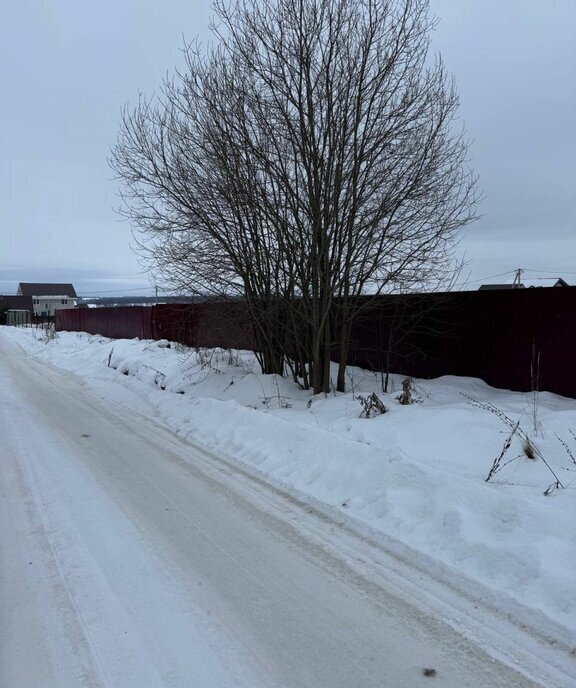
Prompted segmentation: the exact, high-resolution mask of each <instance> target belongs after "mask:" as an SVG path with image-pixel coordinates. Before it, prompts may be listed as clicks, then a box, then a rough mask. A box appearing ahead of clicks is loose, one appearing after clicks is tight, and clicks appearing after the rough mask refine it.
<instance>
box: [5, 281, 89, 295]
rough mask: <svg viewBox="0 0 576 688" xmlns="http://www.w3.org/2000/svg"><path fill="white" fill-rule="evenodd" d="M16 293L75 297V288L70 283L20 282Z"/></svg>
mask: <svg viewBox="0 0 576 688" xmlns="http://www.w3.org/2000/svg"><path fill="white" fill-rule="evenodd" d="M18 293H19V294H22V295H23V296H70V297H73V298H76V290H75V289H74V287H73V286H72V285H71V284H43V283H41V282H20V284H19V285H18Z"/></svg>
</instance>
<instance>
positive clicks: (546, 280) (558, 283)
mask: <svg viewBox="0 0 576 688" xmlns="http://www.w3.org/2000/svg"><path fill="white" fill-rule="evenodd" d="M569 286H570V285H569V284H568V282H566V281H565V280H563V279H562V278H561V277H537V278H535V279H529V280H524V281H523V282H521V283H520V284H519V285H518V284H513V283H510V282H509V283H508V284H483V285H482V286H481V287H479V288H478V291H490V290H493V289H526V288H532V287H569Z"/></svg>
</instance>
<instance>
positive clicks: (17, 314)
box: [6, 308, 32, 327]
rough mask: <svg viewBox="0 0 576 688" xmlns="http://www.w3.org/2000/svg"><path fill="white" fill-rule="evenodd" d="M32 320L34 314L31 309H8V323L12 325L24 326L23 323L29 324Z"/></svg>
mask: <svg viewBox="0 0 576 688" xmlns="http://www.w3.org/2000/svg"><path fill="white" fill-rule="evenodd" d="M31 322H32V316H31V315H30V311H21V310H16V309H15V308H9V309H8V310H7V311H6V325H10V327H22V326H23V325H29V324H30V323H31Z"/></svg>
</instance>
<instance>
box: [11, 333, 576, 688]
mask: <svg viewBox="0 0 576 688" xmlns="http://www.w3.org/2000/svg"><path fill="white" fill-rule="evenodd" d="M0 439H1V446H0V452H1V461H0V524H1V531H0V532H1V540H2V547H1V549H0V614H1V616H0V686H2V688H78V687H83V686H110V687H112V686H114V687H118V688H130V687H134V688H148V687H150V688H152V687H160V686H162V687H164V686H175V687H179V688H180V687H181V688H185V687H186V688H188V687H191V686H194V687H195V688H196V687H198V688H226V687H227V686H238V687H241V686H246V687H248V686H249V687H251V688H259V687H260V686H271V687H272V686H285V687H290V688H304V687H306V686H309V687H310V688H323V687H324V686H326V687H330V688H340V687H342V688H344V687H346V688H364V687H368V686H374V687H378V688H402V687H406V688H418V687H420V686H430V685H434V686H439V687H444V688H447V687H452V688H464V687H465V686H469V687H473V688H488V687H490V688H498V687H499V686H501V687H504V686H505V687H506V688H514V687H518V688H521V687H529V686H537V685H538V686H548V687H549V688H552V687H553V686H558V687H563V686H568V685H570V682H571V680H572V679H573V676H572V679H571V678H570V677H569V676H568V675H567V674H566V673H564V669H565V668H566V667H565V666H564V667H563V666H562V665H561V663H560V664H558V665H557V666H556V667H555V668H552V666H549V665H547V663H546V661H544V660H541V659H538V658H536V659H533V663H528V659H526V658H528V657H529V655H530V654H533V653H531V648H530V647H528V646H527V645H525V644H523V641H522V638H521V636H520V635H518V636H515V637H514V638H513V639H512V640H510V639H509V640H510V643H511V644H512V646H513V649H512V650H511V649H510V646H508V645H507V641H506V638H505V635H506V631H505V630H503V631H501V632H502V638H500V640H497V641H495V642H496V645H497V646H495V647H488V644H487V643H480V644H479V643H477V642H476V640H475V639H473V638H471V637H470V633H469V632H468V633H467V631H466V629H469V627H468V625H467V624H466V622H465V621H463V622H462V629H461V632H458V631H456V630H454V629H453V628H452V626H453V625H454V624H453V619H452V624H451V625H450V624H448V623H445V622H444V621H443V620H442V619H441V618H440V617H438V616H436V615H433V614H431V613H430V610H426V609H425V608H423V607H422V606H421V605H420V604H418V605H416V604H412V603H410V601H409V600H408V599H407V597H408V594H409V593H408V592H407V591H408V590H409V588H408V587H407V588H406V590H404V591H403V590H402V585H399V583H398V581H396V583H395V584H394V585H392V583H391V582H390V581H389V580H387V575H386V567H385V566H383V565H382V562H384V561H385V559H384V553H382V557H383V558H382V560H380V562H379V561H377V560H376V559H375V558H374V557H375V555H373V554H372V553H370V552H369V547H368V545H367V544H366V551H365V553H364V555H363V554H362V552H363V551H364V550H363V548H362V547H363V543H362V541H361V540H360V539H358V540H355V538H354V536H353V534H351V533H350V532H347V531H345V530H344V529H340V528H339V526H338V523H336V522H334V521H331V520H330V519H329V518H325V517H322V516H321V515H320V514H318V513H314V512H313V511H312V510H311V509H309V508H305V507H304V506H303V505H300V504H298V503H297V502H295V501H294V500H291V499H290V498H288V497H287V496H286V495H283V494H280V493H279V492H278V491H274V490H272V489H271V488H268V487H267V486H265V485H263V484H261V483H259V482H258V481H256V480H254V479H253V478H250V477H249V476H247V475H245V474H244V473H242V472H240V471H239V470H236V469H235V468H234V467H232V466H230V465H229V464H227V463H224V462H220V461H219V460H218V459H217V458H215V457H210V456H208V455H206V454H205V453H202V452H201V451H200V450H198V449H197V448H195V447H194V446H193V445H191V444H190V443H187V442H184V441H182V440H180V439H179V438H177V437H175V436H174V435H173V434H172V433H170V432H169V431H168V430H167V429H165V428H164V427H162V426H161V425H157V424H156V423H155V422H154V421H152V420H150V419H149V418H147V417H144V416H139V415H137V414H135V413H132V412H130V411H129V410H127V409H123V408H120V407H118V406H115V405H112V404H111V403H110V402H106V401H105V400H103V399H101V398H99V397H98V396H97V395H95V394H94V392H92V391H90V390H88V389H87V388H86V387H84V386H83V385H82V384H81V383H79V382H78V381H77V380H76V379H75V378H72V377H71V376H69V375H67V374H66V373H63V372H61V371H56V370H55V369H53V368H50V367H49V366H45V365H42V364H41V363H39V362H38V361H37V360H34V359H33V358H32V357H29V356H27V355H26V354H24V353H23V351H22V350H21V349H19V347H17V346H16V345H14V344H10V343H8V342H6V341H3V340H0ZM340 552H341V553H342V554H339V553H340ZM379 564H380V565H379ZM398 566H400V563H398ZM395 575H396V578H398V572H396V574H395ZM421 575H422V574H419V576H421ZM401 577H402V576H400V578H401ZM421 582H422V586H423V587H424V588H426V587H427V585H428V583H427V582H426V581H424V580H422V581H421ZM403 593H405V594H403ZM438 606H441V605H440V604H439V605H438ZM464 615H465V614H464ZM479 635H481V633H479ZM467 636H468V637H467ZM494 637H496V638H497V637H498V636H497V633H496V635H495V634H494V633H492V631H488V630H486V638H489V639H492V641H493V639H494ZM482 645H484V647H482ZM514 648H515V649H514ZM499 653H501V654H502V656H503V657H504V658H505V659H506V661H505V662H501V661H498V659H496V658H495V657H496V656H498V654H499ZM513 655H515V659H516V661H517V662H518V663H519V665H518V667H517V669H519V671H517V670H516V669H514V668H511V667H510V662H511V661H512V659H514V656H513ZM542 656H544V655H542ZM530 661H532V660H530ZM575 661H576V660H575ZM425 669H430V670H433V672H432V671H431V672H428V673H429V674H434V675H429V676H426V675H425V672H424V670H425ZM520 671H521V672H522V673H520ZM523 674H529V675H531V676H532V679H528V678H526V676H524V675H523Z"/></svg>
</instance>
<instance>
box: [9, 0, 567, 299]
mask: <svg viewBox="0 0 576 688" xmlns="http://www.w3.org/2000/svg"><path fill="white" fill-rule="evenodd" d="M431 8H432V11H433V12H434V13H435V14H436V15H437V16H438V17H439V18H440V23H439V25H438V28H437V30H436V32H435V33H434V36H433V49H434V50H437V51H440V52H441V53H442V55H443V57H444V60H445V62H446V65H447V67H448V69H449V71H451V72H452V73H454V75H455V78H456V81H457V85H458V88H459V91H460V94H461V101H462V107H461V113H462V119H463V120H464V121H465V123H466V128H467V132H468V135H469V137H470V138H471V139H472V141H473V142H472V146H471V149H470V156H471V163H472V165H473V167H474V168H475V169H476V170H477V172H478V173H479V174H480V177H481V185H482V188H483V189H484V192H485V201H484V203H483V204H482V208H481V211H482V213H483V218H482V219H481V220H480V221H478V222H477V223H476V224H475V225H473V226H472V227H470V228H469V229H467V230H466V231H465V233H464V237H463V241H462V247H463V249H465V250H466V252H467V255H468V258H469V259H470V261H471V263H470V271H471V279H475V278H479V277H482V276H483V275H490V274H494V273H497V272H502V271H504V270H510V271H511V270H513V269H514V268H516V267H519V266H527V265H528V263H531V266H530V267H533V268H537V269H543V270H552V271H554V270H558V271H559V272H561V271H562V269H564V270H567V269H568V268H569V267H572V268H573V270H572V271H576V263H575V264H574V265H572V264H571V262H570V261H571V260H572V257H573V256H575V255H576V251H575V250H574V249H575V243H574V242H575V230H576V219H575V211H574V208H575V207H576V196H575V189H576V185H575V179H576V162H575V161H576V137H575V133H574V126H573V118H574V112H576V41H574V38H573V37H574V35H576V2H574V0H547V1H546V2H529V1H526V0H506V2H502V0H484V1H483V2H462V1H460V2H455V1H454V0H431ZM208 17H209V9H208V7H207V3H206V2H205V1H204V0H195V1H192V0H166V2H164V3H162V4H159V3H141V2H137V0H124V1H123V2H121V3H116V2H114V3H113V2H112V1H111V0H102V2H99V3H92V4H87V3H78V2H74V1H73V0H51V1H50V2H49V3H48V2H39V1H38V0H19V2H14V3H8V4H7V6H6V7H5V9H4V13H3V21H2V23H1V25H0V94H1V97H2V107H0V143H1V149H2V161H1V162H0V233H1V237H2V247H3V252H2V257H1V260H2V262H3V263H4V266H5V267H4V269H0V288H3V287H2V285H3V284H9V283H12V282H13V281H14V280H15V281H16V282H17V281H19V280H24V279H31V278H32V277H31V274H32V273H33V274H34V275H36V276H37V279H39V280H40V279H42V280H45V279H52V278H53V279H55V280H58V281H69V280H71V279H73V278H72V275H76V276H77V279H80V280H83V284H85V285H89V284H91V282H90V281H89V280H91V279H103V280H112V282H109V281H106V282H105V284H106V285H107V286H110V287H111V288H114V286H115V285H114V283H113V280H114V279H117V280H118V284H117V288H118V289H123V288H124V286H126V282H125V281H123V280H124V279H126V276H128V277H127V279H130V280H134V281H133V282H131V283H130V284H129V285H128V286H132V287H133V288H142V287H144V286H146V285H147V284H148V281H147V279H146V278H145V277H144V276H142V275H140V274H139V266H138V263H137V260H136V258H135V257H134V255H133V254H132V252H131V250H130V241H131V235H130V228H129V226H128V225H127V224H125V223H120V222H118V219H117V217H116V216H115V214H114V212H113V207H114V206H115V205H116V204H117V199H116V195H115V194H116V184H115V182H114V181H113V180H112V179H111V176H112V175H111V172H110V170H109V168H108V165H107V162H106V159H107V156H108V153H109V149H110V146H111V145H112V144H113V143H114V140H115V138H116V132H117V129H118V122H119V114H120V109H121V107H122V105H123V104H124V103H125V102H126V101H128V100H131V101H134V100H135V99H136V97H137V94H138V91H143V92H145V93H147V94H151V93H152V92H153V91H155V90H157V88H158V86H159V84H160V82H161V80H162V77H163V76H164V74H165V73H166V71H167V70H172V69H173V67H174V65H176V64H180V63H181V54H180V48H181V46H182V35H183V34H184V35H185V36H186V37H187V38H191V37H193V36H195V35H197V34H198V33H201V34H203V36H205V37H207V32H206V29H205V27H206V26H207V23H208ZM6 269H9V270H10V274H9V275H8V276H7V274H6ZM16 269H17V270H22V271H26V275H24V274H18V276H17V277H16V276H15V273H13V270H16ZM49 275H53V277H49ZM123 276H124V277H123ZM574 282H576V279H575V280H574ZM98 284H100V283H99V282H94V283H93V286H92V288H94V289H95V288H96V286H97V285H98Z"/></svg>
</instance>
